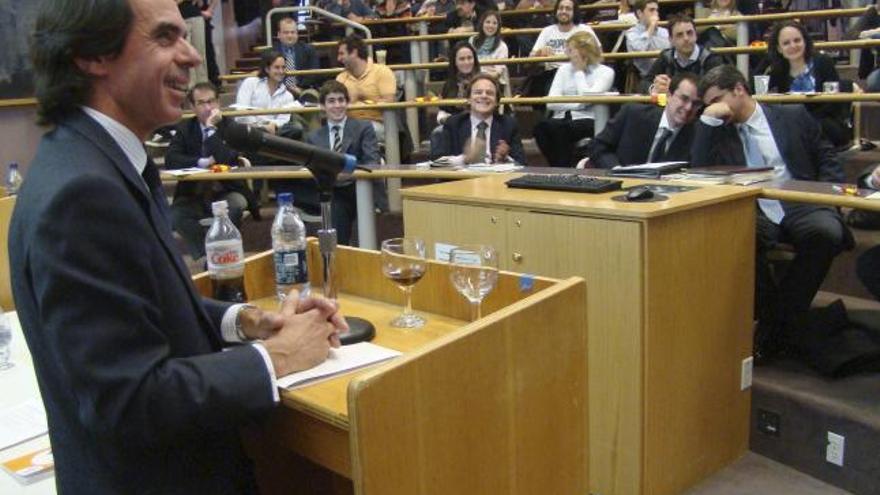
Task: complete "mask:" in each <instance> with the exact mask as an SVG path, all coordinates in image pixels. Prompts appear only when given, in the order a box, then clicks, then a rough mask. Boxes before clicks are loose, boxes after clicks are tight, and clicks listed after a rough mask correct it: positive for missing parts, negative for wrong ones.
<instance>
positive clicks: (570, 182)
mask: <svg viewBox="0 0 880 495" xmlns="http://www.w3.org/2000/svg"><path fill="white" fill-rule="evenodd" d="M621 182H622V181H619V180H613V179H603V178H601V177H590V176H586V175H575V174H526V175H523V176H522V177H517V178H516V179H510V180H509V181H507V182H506V184H507V187H518V188H521V189H550V190H554V191H570V192H585V193H593V194H597V193H604V192H608V191H616V190H618V189H620V185H621Z"/></svg>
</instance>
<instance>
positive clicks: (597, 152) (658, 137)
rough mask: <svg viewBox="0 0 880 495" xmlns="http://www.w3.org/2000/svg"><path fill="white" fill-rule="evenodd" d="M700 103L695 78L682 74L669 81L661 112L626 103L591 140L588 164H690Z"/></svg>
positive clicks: (659, 109)
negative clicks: (668, 88) (678, 162)
mask: <svg viewBox="0 0 880 495" xmlns="http://www.w3.org/2000/svg"><path fill="white" fill-rule="evenodd" d="M700 107H701V102H700V100H699V98H698V94H697V76H695V75H693V74H690V73H681V74H678V75H676V76H675V77H674V78H673V79H672V83H671V84H670V96H669V97H668V99H667V102H666V108H665V109H663V108H661V107H659V106H656V105H644V104H635V103H633V104H628V105H624V106H623V108H621V109H620V111H619V112H617V115H615V116H614V118H613V119H611V120H610V121H609V122H608V124H607V125H606V126H605V129H603V130H602V132H600V133H599V135H597V136H596V137H595V138H594V139H593V144H592V146H591V150H590V151H591V152H590V165H591V166H593V167H597V168H611V167H614V166H617V165H636V164H641V163H650V162H666V161H690V157H691V141H692V140H693V136H694V129H693V122H694V119H695V118H696V115H697V111H698V110H699V108H700Z"/></svg>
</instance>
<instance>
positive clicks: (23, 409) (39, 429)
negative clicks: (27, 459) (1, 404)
mask: <svg viewBox="0 0 880 495" xmlns="http://www.w3.org/2000/svg"><path fill="white" fill-rule="evenodd" d="M48 431H49V427H48V425H47V423H46V410H45V409H43V403H42V402H40V400H39V399H28V400H26V401H24V402H21V403H18V404H16V405H14V406H10V407H7V408H5V409H3V410H0V450H3V449H5V448H7V447H11V446H13V445H16V444H19V443H21V442H24V441H25V440H30V439H31V438H34V437H38V436H40V435H45V434H46V433H47V432H48Z"/></svg>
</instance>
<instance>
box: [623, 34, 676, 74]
mask: <svg viewBox="0 0 880 495" xmlns="http://www.w3.org/2000/svg"><path fill="white" fill-rule="evenodd" d="M624 35H625V36H626V51H628V52H646V51H652V50H665V49H666V48H669V31H667V30H666V28H664V27H660V26H657V29H655V30H654V34H653V35H649V34H648V28H647V27H646V26H645V25H644V24H642V23H641V22H640V23H638V24H636V25H635V26H633V27H631V28H629V29H627V30H626V32H625V33H624ZM655 60H657V59H656V58H636V59H633V65H634V66H635V67H636V69H638V70H639V74H640V75H642V76H644V75H645V74H647V73H648V71H649V70H650V69H651V66H652V65H654V61H655Z"/></svg>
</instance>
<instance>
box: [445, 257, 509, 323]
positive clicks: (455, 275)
mask: <svg viewBox="0 0 880 495" xmlns="http://www.w3.org/2000/svg"><path fill="white" fill-rule="evenodd" d="M449 264H450V268H451V270H450V278H451V279H452V285H453V286H454V287H455V288H456V290H458V292H460V293H461V295H463V296H464V297H465V298H467V300H468V301H470V303H471V321H474V320H478V319H480V318H481V317H482V313H481V312H480V304H481V303H482V302H483V298H484V297H486V295H487V294H488V293H490V292H492V289H493V288H495V284H496V283H497V282H498V253H497V252H496V251H495V248H493V247H492V246H487V245H483V244H475V245H469V246H459V247H457V248H454V249H452V250H450V251H449Z"/></svg>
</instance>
